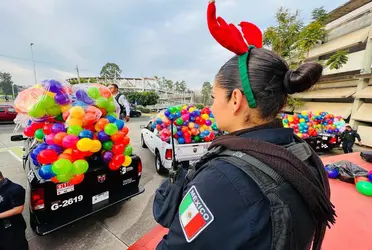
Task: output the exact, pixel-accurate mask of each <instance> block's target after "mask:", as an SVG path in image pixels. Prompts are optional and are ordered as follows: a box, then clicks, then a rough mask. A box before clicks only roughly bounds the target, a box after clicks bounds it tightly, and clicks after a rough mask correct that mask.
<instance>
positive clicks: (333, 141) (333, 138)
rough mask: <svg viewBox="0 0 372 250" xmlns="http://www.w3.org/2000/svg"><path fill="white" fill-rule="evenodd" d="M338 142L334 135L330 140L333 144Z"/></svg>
mask: <svg viewBox="0 0 372 250" xmlns="http://www.w3.org/2000/svg"><path fill="white" fill-rule="evenodd" d="M336 142H337V139H336V137H332V138H331V139H330V140H329V143H331V144H336Z"/></svg>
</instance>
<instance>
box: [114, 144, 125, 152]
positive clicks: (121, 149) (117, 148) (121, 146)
mask: <svg viewBox="0 0 372 250" xmlns="http://www.w3.org/2000/svg"><path fill="white" fill-rule="evenodd" d="M124 150H125V146H124V144H115V145H114V146H113V147H112V149H111V151H112V152H113V153H114V154H115V155H120V154H123V152H124Z"/></svg>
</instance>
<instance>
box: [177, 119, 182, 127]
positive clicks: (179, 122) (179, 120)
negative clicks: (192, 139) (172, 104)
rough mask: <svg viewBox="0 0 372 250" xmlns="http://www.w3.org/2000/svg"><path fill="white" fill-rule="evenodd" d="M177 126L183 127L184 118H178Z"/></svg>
mask: <svg viewBox="0 0 372 250" xmlns="http://www.w3.org/2000/svg"><path fill="white" fill-rule="evenodd" d="M176 124H177V125H179V126H181V125H182V124H183V120H182V118H177V120H176Z"/></svg>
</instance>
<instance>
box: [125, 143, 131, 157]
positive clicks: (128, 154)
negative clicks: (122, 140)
mask: <svg viewBox="0 0 372 250" xmlns="http://www.w3.org/2000/svg"><path fill="white" fill-rule="evenodd" d="M132 153H133V148H132V146H131V145H128V146H126V148H125V150H124V155H126V156H130V155H132Z"/></svg>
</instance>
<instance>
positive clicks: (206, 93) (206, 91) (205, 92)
mask: <svg viewBox="0 0 372 250" xmlns="http://www.w3.org/2000/svg"><path fill="white" fill-rule="evenodd" d="M211 92H212V85H211V83H210V82H204V83H203V87H202V96H203V103H204V105H207V104H208V103H209V99H210V96H211Z"/></svg>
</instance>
